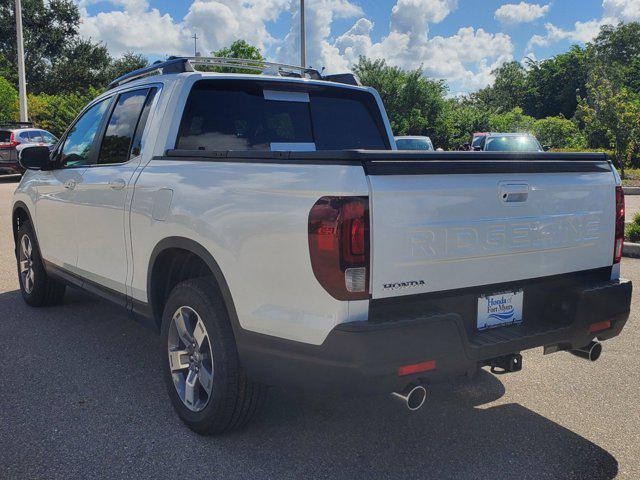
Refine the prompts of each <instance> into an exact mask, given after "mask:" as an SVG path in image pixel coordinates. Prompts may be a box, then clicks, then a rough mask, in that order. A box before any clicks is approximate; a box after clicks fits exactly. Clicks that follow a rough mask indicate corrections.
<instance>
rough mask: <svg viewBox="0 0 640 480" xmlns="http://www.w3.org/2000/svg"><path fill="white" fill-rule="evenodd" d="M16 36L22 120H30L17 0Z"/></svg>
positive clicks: (20, 16) (19, 12)
mask: <svg viewBox="0 0 640 480" xmlns="http://www.w3.org/2000/svg"><path fill="white" fill-rule="evenodd" d="M16 37H17V45H16V47H17V50H18V92H19V95H20V121H21V122H27V121H29V112H28V110H27V80H26V76H25V73H24V42H23V40H22V5H20V0H16Z"/></svg>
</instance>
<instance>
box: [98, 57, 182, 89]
mask: <svg viewBox="0 0 640 480" xmlns="http://www.w3.org/2000/svg"><path fill="white" fill-rule="evenodd" d="M193 71H194V70H193V66H191V64H190V63H189V60H188V59H187V58H182V57H181V58H176V57H170V58H169V60H167V61H165V62H155V63H153V64H152V65H149V66H148V67H144V68H139V69H138V70H134V71H133V72H129V73H126V74H124V75H122V76H120V77H118V78H116V79H115V80H114V81H113V82H111V83H110V84H109V86H108V87H107V88H114V87H117V86H119V85H123V84H125V83H129V82H132V81H134V80H137V79H139V78H143V77H148V76H150V75H156V74H169V73H183V72H193Z"/></svg>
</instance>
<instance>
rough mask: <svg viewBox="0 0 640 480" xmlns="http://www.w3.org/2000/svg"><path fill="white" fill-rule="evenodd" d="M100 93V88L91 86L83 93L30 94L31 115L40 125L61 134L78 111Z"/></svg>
mask: <svg viewBox="0 0 640 480" xmlns="http://www.w3.org/2000/svg"><path fill="white" fill-rule="evenodd" d="M100 93H101V91H100V90H97V89H95V88H93V87H91V88H89V89H88V90H87V91H86V92H85V93H82V94H79V93H61V94H58V95H48V94H45V93H43V94H39V95H34V94H31V95H29V96H28V104H29V116H30V118H31V121H32V122H33V123H34V124H35V125H37V126H38V127H41V128H44V129H45V130H48V131H50V132H51V133H53V134H54V135H57V136H60V135H62V134H63V133H64V131H65V130H66V129H67V127H68V126H69V125H70V124H71V122H72V121H73V120H74V119H75V118H76V116H77V115H78V113H80V111H81V110H82V109H83V108H84V107H85V106H86V105H87V104H88V103H89V102H90V101H91V100H93V99H94V98H95V97H97V96H98V95H99V94H100Z"/></svg>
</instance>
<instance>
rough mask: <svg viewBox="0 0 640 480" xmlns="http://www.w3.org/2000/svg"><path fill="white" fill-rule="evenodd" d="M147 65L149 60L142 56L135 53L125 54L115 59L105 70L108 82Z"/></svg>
mask: <svg viewBox="0 0 640 480" xmlns="http://www.w3.org/2000/svg"><path fill="white" fill-rule="evenodd" d="M148 65H149V60H147V57H145V56H144V55H141V54H139V53H135V52H125V53H124V54H123V55H122V56H121V57H120V58H116V59H115V60H114V61H113V62H112V63H111V65H109V68H108V69H107V75H106V77H107V79H108V81H112V80H115V79H116V78H118V77H120V76H122V75H124V74H125V73H129V72H133V71H134V70H138V69H140V68H144V67H146V66H148Z"/></svg>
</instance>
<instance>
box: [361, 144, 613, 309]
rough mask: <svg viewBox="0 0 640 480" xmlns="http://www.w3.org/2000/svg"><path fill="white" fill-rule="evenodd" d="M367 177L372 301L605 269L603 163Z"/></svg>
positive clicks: (608, 192) (608, 253) (407, 167)
mask: <svg viewBox="0 0 640 480" xmlns="http://www.w3.org/2000/svg"><path fill="white" fill-rule="evenodd" d="M541 155H550V154H541ZM467 158H470V157H467ZM543 158H547V157H543ZM365 171H366V172H367V176H368V179H369V183H370V190H371V191H370V195H371V222H372V225H371V232H372V233H371V245H372V270H371V293H372V297H373V298H385V297H394V296H400V295H410V294H418V293H427V292H437V291H443V290H453V289H459V288H465V287H473V286H481V285H489V284H498V283H504V282H512V281H518V280H524V279H533V278H538V277H544V276H551V275H558V274H564V273H569V272H577V271H582V270H588V269H594V268H599V267H605V266H608V265H611V264H612V263H613V246H614V228H615V177H614V174H613V172H612V169H611V166H610V164H609V163H608V162H607V161H605V160H604V158H603V157H600V159H599V160H590V161H576V160H575V159H571V160H562V159H559V160H553V159H552V160H544V161H542V160H540V161H536V160H532V159H527V160H508V159H501V160H489V159H487V158H486V156H481V157H479V160H474V161H469V160H444V161H443V160H424V161H416V160H412V161H403V160H394V161H385V160H377V161H370V162H365Z"/></svg>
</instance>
